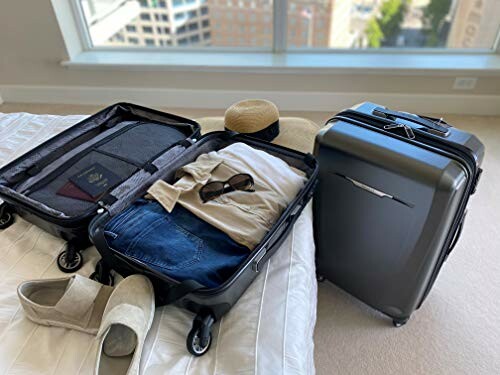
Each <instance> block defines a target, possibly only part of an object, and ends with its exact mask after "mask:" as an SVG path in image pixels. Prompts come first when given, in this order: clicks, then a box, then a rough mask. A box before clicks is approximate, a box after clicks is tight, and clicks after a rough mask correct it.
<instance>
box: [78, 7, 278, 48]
mask: <svg viewBox="0 0 500 375" xmlns="http://www.w3.org/2000/svg"><path fill="white" fill-rule="evenodd" d="M77 1H80V3H81V5H82V8H83V12H84V14H85V21H86V25H87V27H88V30H89V34H90V38H91V40H92V44H93V45H94V46H108V47H109V46H117V47H167V46H175V47H179V46H192V47H204V46H215V47H268V48H270V47H271V46H272V39H273V34H272V33H273V0H77Z"/></svg>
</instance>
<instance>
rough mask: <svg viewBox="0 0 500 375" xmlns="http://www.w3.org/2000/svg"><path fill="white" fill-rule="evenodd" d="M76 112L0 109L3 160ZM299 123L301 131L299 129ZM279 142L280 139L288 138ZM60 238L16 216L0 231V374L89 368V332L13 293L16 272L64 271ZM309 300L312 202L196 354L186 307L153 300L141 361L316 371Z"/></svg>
mask: <svg viewBox="0 0 500 375" xmlns="http://www.w3.org/2000/svg"><path fill="white" fill-rule="evenodd" d="M83 118H84V116H78V115H73V116H54V115H33V114H28V113H12V114H2V113H0V164H1V165H4V164H5V163H7V162H8V161H9V160H12V159H14V158H16V157H18V156H20V155H21V154H23V153H24V152H26V151H28V150H29V149H31V148H33V147H35V146H37V145H38V144H40V143H42V142H43V141H45V140H47V139H48V138H50V137H52V136H53V135H55V134H57V133H58V132H60V131H62V130H64V129H66V128H67V127H69V126H71V125H73V124H75V123H77V122H78V121H79V120H81V119H83ZM301 121H302V122H301ZM199 122H200V123H201V125H202V128H203V129H204V130H205V131H208V130H210V131H211V130H217V129H222V127H223V121H222V119H220V118H207V119H200V120H199ZM280 123H281V124H282V126H284V125H287V124H290V125H289V126H290V127H291V128H288V129H292V127H293V132H292V133H293V135H294V137H300V139H301V142H300V144H299V146H298V147H297V148H301V149H302V150H303V151H306V150H307V149H309V148H310V147H311V146H312V138H311V134H313V133H314V132H315V131H316V130H317V127H316V125H314V124H313V123H311V122H308V121H306V120H301V119H290V118H289V119H286V118H285V119H282V120H280ZM302 129H306V130H304V132H303V133H301V131H302ZM304 139H305V140H306V141H305V142H304ZM281 143H282V144H284V143H285V145H286V139H285V140H281ZM289 146H293V145H289ZM63 246H64V241H62V240H61V239H59V238H56V237H53V236H51V235H50V234H47V233H45V232H44V231H42V230H41V229H39V228H37V227H36V226H33V225H31V224H30V223H28V222H26V221H24V220H22V219H20V218H19V217H16V222H15V223H14V224H13V225H12V226H10V227H9V228H7V229H5V230H3V231H2V232H0V374H78V373H81V374H88V373H92V365H93V361H92V358H90V356H89V349H90V347H91V345H92V343H93V340H94V336H90V335H87V334H84V333H79V332H76V331H71V330H67V329H63V328H55V327H44V326H38V325H36V324H34V323H32V322H31V321H29V320H28V319H27V318H25V316H24V313H23V310H22V308H21V306H20V303H19V301H18V299H17V294H16V288H17V285H18V284H19V283H20V282H21V281H23V280H26V279H34V278H51V277H63V276H64V274H63V273H61V272H60V271H59V270H58V268H57V265H56V262H55V259H56V256H57V255H58V254H59V252H60V251H61V249H62V248H63ZM84 258H85V265H84V267H83V268H82V269H81V270H80V271H79V273H80V274H82V275H85V276H88V275H90V273H91V272H92V271H93V270H94V266H95V264H96V262H97V261H98V260H99V255H98V254H97V252H96V250H95V249H94V248H89V249H87V250H85V251H84ZM316 303H317V284H316V278H315V263H314V242H313V230H312V206H311V204H309V205H308V206H307V207H306V208H305V210H304V212H303V213H302V215H301V217H300V218H299V220H298V221H297V223H296V224H295V226H294V228H293V231H292V233H291V234H290V236H289V237H288V238H287V239H286V241H285V242H284V243H283V245H282V247H281V249H280V250H279V251H278V252H277V253H276V255H275V256H273V257H272V258H271V260H270V261H269V262H268V264H267V265H266V266H265V269H263V271H262V273H261V275H259V276H258V277H257V279H256V280H255V282H254V283H253V284H252V285H251V286H250V288H249V289H248V290H247V291H246V292H245V293H244V295H243V296H242V298H241V299H240V300H239V301H238V303H237V304H236V305H235V306H234V308H233V309H232V310H231V311H230V312H229V313H228V314H227V315H225V316H224V317H223V318H222V319H221V320H220V321H219V322H217V323H216V325H215V326H214V329H213V334H214V340H213V345H212V347H211V349H210V351H209V352H208V353H207V354H206V355H205V356H203V357H200V358H195V357H193V356H191V355H189V354H188V352H187V350H186V348H185V340H186V336H187V333H188V332H189V330H190V328H191V323H192V319H193V316H192V314H191V313H189V312H187V311H184V310H181V309H178V308H176V307H173V306H166V307H161V308H158V309H156V314H155V319H154V322H153V326H152V329H151V330H150V332H149V335H148V338H147V340H146V346H145V350H144V352H143V356H142V361H141V368H142V370H143V373H145V374H301V375H302V374H313V373H314V361H313V330H314V325H315V321H316Z"/></svg>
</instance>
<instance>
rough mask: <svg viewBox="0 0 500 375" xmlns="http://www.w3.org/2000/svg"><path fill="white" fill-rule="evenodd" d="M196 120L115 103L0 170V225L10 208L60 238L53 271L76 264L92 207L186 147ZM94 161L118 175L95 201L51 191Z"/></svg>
mask: <svg viewBox="0 0 500 375" xmlns="http://www.w3.org/2000/svg"><path fill="white" fill-rule="evenodd" d="M199 134H200V127H199V125H198V124H197V123H196V122H195V121H193V120H189V119H186V118H183V117H179V116H176V115H172V114H168V113H163V112H159V111H156V110H152V109H149V108H145V107H141V106H138V105H134V104H128V103H118V104H115V105H113V106H110V107H108V108H105V109H104V110H102V111H100V112H98V113H97V114H95V115H93V116H90V117H88V118H86V119H84V120H83V121H81V122H79V123H78V124H76V125H74V126H72V127H71V128H69V129H67V130H65V131H64V132H62V133H60V134H58V135H56V136H55V137H53V138H51V139H49V140H48V141H46V142H44V143H43V144H41V145H39V146H38V147H36V148H34V149H33V150H31V151H29V152H28V153H26V154H24V155H23V156H21V157H20V158H18V159H16V160H14V161H12V162H11V163H9V164H7V165H6V166H4V167H3V168H2V169H0V198H1V199H2V200H4V204H3V205H2V206H1V215H0V216H1V219H0V225H1V226H2V227H4V228H5V227H6V226H8V225H9V224H10V223H11V222H12V218H13V216H12V213H14V212H15V213H17V214H19V215H20V216H22V217H23V218H25V219H26V220H28V221H30V222H32V223H33V224H35V225H37V226H39V227H41V228H42V229H44V230H46V231H47V232H49V233H51V234H53V235H56V236H58V237H61V238H63V239H65V240H66V241H68V246H67V249H66V250H65V251H63V252H62V253H61V254H60V255H59V257H58V265H59V268H60V269H61V270H62V271H64V272H74V271H76V270H77V269H78V268H80V266H81V265H82V263H83V258H82V256H81V254H80V250H81V249H83V248H85V247H87V246H88V245H89V244H90V242H89V238H88V225H89V223H90V220H91V219H92V218H93V217H94V216H95V215H96V214H97V211H98V210H99V208H100V207H104V206H106V205H107V204H109V203H111V202H113V201H114V200H116V199H119V198H120V197H121V196H122V195H124V194H126V192H127V190H129V189H130V188H131V187H133V186H131V185H133V181H134V179H136V178H137V176H141V175H151V174H152V173H153V172H154V171H155V170H156V167H155V166H154V165H153V161H154V160H155V159H156V158H157V157H158V155H160V154H161V153H163V152H165V151H166V150H176V149H179V148H180V147H181V145H182V144H191V139H192V138H197V137H198V136H199ZM94 162H98V163H100V164H102V165H104V166H105V167H107V168H109V170H111V171H113V172H114V173H115V174H116V175H117V176H118V177H120V180H121V181H122V182H120V184H119V185H118V186H115V187H113V188H112V190H111V191H109V193H108V194H106V195H104V196H103V197H101V198H100V201H99V202H95V203H93V202H85V201H78V200H75V199H69V198H65V197H63V196H61V195H58V194H56V191H57V190H58V189H59V188H60V187H61V185H62V184H63V183H64V182H65V181H67V178H68V176H69V175H71V174H72V173H75V170H77V169H80V168H83V167H84V166H85V165H89V164H91V163H94Z"/></svg>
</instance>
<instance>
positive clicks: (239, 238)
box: [146, 143, 306, 250]
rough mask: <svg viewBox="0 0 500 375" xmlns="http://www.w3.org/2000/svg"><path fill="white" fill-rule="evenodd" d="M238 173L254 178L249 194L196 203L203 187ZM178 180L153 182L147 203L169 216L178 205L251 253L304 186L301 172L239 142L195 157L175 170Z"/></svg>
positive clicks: (304, 180)
mask: <svg viewBox="0 0 500 375" xmlns="http://www.w3.org/2000/svg"><path fill="white" fill-rule="evenodd" d="M238 173H248V174H250V175H251V176H252V177H253V179H254V182H255V187H254V188H255V191H254V192H248V191H232V192H230V193H226V194H223V195H221V196H220V197H218V198H216V199H213V200H210V201H208V202H205V203H204V202H203V201H202V200H201V199H200V196H199V190H200V189H201V187H202V186H203V185H205V184H206V183H207V182H211V181H227V180H228V179H229V178H231V177H232V176H234V175H235V174H238ZM177 177H178V178H179V180H178V181H177V182H175V184H173V185H172V184H169V183H167V182H165V181H163V180H158V181H156V182H155V183H154V184H153V185H152V186H151V187H150V188H149V189H148V193H149V194H148V195H147V196H146V198H149V199H151V198H153V199H156V200H157V201H158V202H159V203H160V204H161V205H162V206H163V207H164V208H165V209H166V210H167V211H168V212H172V210H173V209H174V207H175V205H176V204H177V203H179V204H181V205H182V206H184V207H185V208H186V209H188V210H189V211H191V212H192V213H193V214H195V215H196V216H198V217H199V218H201V219H203V220H205V221H206V222H208V223H210V224H211V225H213V226H215V227H216V228H218V229H220V230H222V231H223V232H225V233H226V234H228V235H229V236H230V237H231V238H232V239H233V240H234V241H236V242H238V243H240V244H242V245H245V246H247V247H248V248H249V249H251V250H252V249H253V248H254V247H255V246H256V245H257V244H259V242H260V241H261V240H262V238H264V236H265V235H266V233H267V232H268V231H269V230H270V229H271V227H272V225H273V224H274V223H275V222H276V221H277V220H278V218H279V216H280V215H281V213H282V212H283V210H284V209H285V208H286V207H287V206H288V204H289V203H290V202H291V201H292V200H293V198H295V196H296V195H297V194H298V192H299V191H300V189H301V188H302V186H303V185H304V183H305V182H306V178H305V176H304V173H303V172H302V171H299V170H298V169H296V168H293V167H290V166H289V165H288V164H287V163H286V162H284V161H283V160H281V159H279V158H277V157H275V156H272V155H270V154H268V153H267V152H264V151H261V150H257V149H254V148H252V147H250V146H248V145H246V144H244V143H234V144H232V145H230V146H228V147H226V148H223V149H221V150H219V151H212V152H210V153H208V154H203V155H200V156H199V157H198V158H197V159H196V161H195V162H193V163H190V164H187V165H185V166H184V167H182V168H181V169H179V170H178V171H177Z"/></svg>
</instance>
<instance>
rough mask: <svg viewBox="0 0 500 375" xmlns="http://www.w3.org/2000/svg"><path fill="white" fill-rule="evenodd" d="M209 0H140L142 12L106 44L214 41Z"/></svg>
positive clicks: (146, 44) (175, 44)
mask: <svg viewBox="0 0 500 375" xmlns="http://www.w3.org/2000/svg"><path fill="white" fill-rule="evenodd" d="M205 1H206V0H139V1H138V3H139V4H140V8H141V11H140V14H139V16H138V17H136V18H135V19H133V20H131V21H130V22H129V23H127V24H126V25H125V26H124V27H123V28H122V29H121V30H120V31H119V32H117V33H116V34H115V35H114V36H113V37H112V38H111V39H110V40H109V41H108V42H107V43H105V44H106V45H126V46H138V47H140V46H146V47H163V46H186V45H195V46H196V45H200V46H203V45H210V44H211V30H210V19H209V14H208V13H209V12H208V6H207V4H206V2H205Z"/></svg>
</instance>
